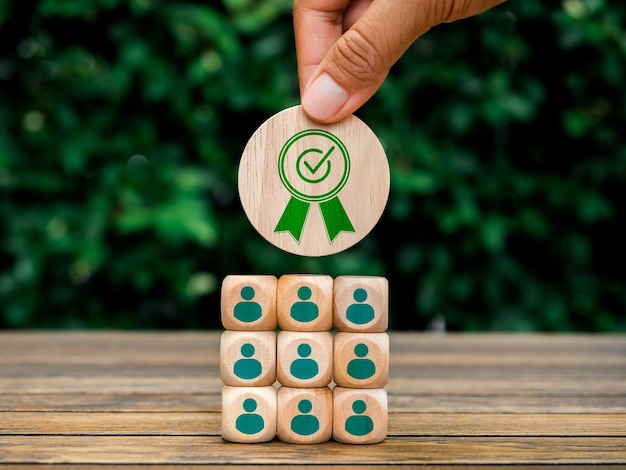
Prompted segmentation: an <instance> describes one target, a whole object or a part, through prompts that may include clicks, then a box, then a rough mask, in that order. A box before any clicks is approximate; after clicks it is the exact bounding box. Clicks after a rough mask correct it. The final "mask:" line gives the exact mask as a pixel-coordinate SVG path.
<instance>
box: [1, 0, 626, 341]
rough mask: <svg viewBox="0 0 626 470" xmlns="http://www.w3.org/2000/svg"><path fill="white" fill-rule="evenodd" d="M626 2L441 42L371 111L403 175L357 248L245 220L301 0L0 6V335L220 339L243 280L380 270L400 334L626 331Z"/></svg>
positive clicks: (493, 21)
mask: <svg viewBox="0 0 626 470" xmlns="http://www.w3.org/2000/svg"><path fill="white" fill-rule="evenodd" d="M625 25H626V6H625V5H623V4H622V3H620V2H609V1H608V0H564V1H562V2H560V3H559V2H543V1H539V0H526V1H519V2H514V1H510V2H507V3H505V4H503V5H501V6H499V7H497V8H494V9H493V10H490V11H489V12H486V13H484V14H482V15H479V16H477V17H474V18H470V19H466V20H463V21H459V22H456V23H452V24H447V25H441V26H438V27H436V28H433V29H432V30H431V31H430V32H428V33H427V34H426V35H425V36H423V37H422V38H420V39H419V40H418V41H417V42H416V43H415V44H414V45H413V46H412V47H411V48H410V49H409V50H408V51H407V53H406V54H405V55H404V56H403V58H402V59H401V60H400V62H399V63H398V64H397V65H396V66H395V67H394V68H393V70H392V72H391V74H390V76H389V78H388V79H387V81H386V82H385V84H384V85H383V87H382V88H381V90H380V91H379V92H378V93H377V95H376V96H375V97H374V98H373V99H372V100H371V101H370V102H369V103H368V104H367V105H366V106H364V107H363V108H362V109H361V110H360V111H359V112H358V115H359V117H361V118H362V119H363V120H364V121H365V122H366V123H367V124H368V125H369V126H370V127H371V128H372V129H373V130H374V131H375V132H376V134H377V135H378V136H379V137H380V139H381V141H382V142H383V144H384V146H385V148H386V150H387V153H388V157H389V161H390V166H391V172H392V186H391V195H390V200H389V204H388V207H387V210H386V212H385V214H384V216H383V218H382V220H381V221H380V223H379V224H378V225H377V227H376V228H375V229H374V231H373V232H372V233H371V234H370V235H369V236H367V237H366V238H365V239H364V240H363V241H362V242H361V243H359V244H358V245H357V246H355V247H353V248H351V249H349V250H347V251H345V252H342V253H340V254H337V255H333V256H328V257H323V258H305V257H298V256H294V255H290V254H287V253H284V252H281V251H280V250H278V249H276V248H274V247H273V246H271V245H269V244H268V243H267V242H266V241H264V240H263V239H262V238H261V237H260V236H259V235H258V234H257V233H256V232H255V231H254V229H253V228H252V227H251V225H250V224H249V223H248V221H247V219H246V218H245V215H244V213H243V211H242V209H241V207H240V205H239V200H238V196H237V189H236V187H237V186H236V183H237V181H236V176H237V164H238V160H239V157H240V155H241V152H242V150H243V147H244V146H245V143H246V142H247V139H248V138H249V136H250V135H251V134H252V133H253V132H254V130H255V129H256V128H257V127H258V126H259V125H260V124H261V123H262V122H263V121H264V120H265V119H267V118H268V117H269V116H270V115H272V114H273V113H275V112H277V111H280V110H282V109H284V108H285V107H288V106H292V105H295V104H297V103H298V101H299V98H298V83H297V77H296V62H295V52H294V47H293V30H292V23H291V1H289V0H262V1H261V0H223V2H222V3H219V4H218V3H217V2H192V1H189V2H176V1H166V0H127V1H121V0H82V1H72V0H41V1H39V2H36V1H32V0H25V1H20V2H15V1H13V2H11V1H10V0H0V216H1V217H2V222H1V223H0V308H1V313H0V326H2V327H9V328H23V327H30V328H39V327H64V328H86V327H89V328H105V327H106V328H214V327H219V326H220V320H219V285H220V282H221V279H222V278H223V277H224V276H225V275H227V274H230V273H273V274H276V275H281V274H283V273H295V272H311V273H325V274H330V275H333V276H336V275H340V274H362V275H383V276H386V277H388V279H389V281H390V289H391V292H390V295H391V324H392V326H393V327H394V328H399V329H423V328H429V327H432V325H439V324H441V322H442V321H445V324H446V326H447V328H448V329H450V330H466V331H467V330H506V331H511V330H512V331H519V330H523V331H527V330H543V331H566V330H585V331H617V330H622V331H623V330H626V316H625V314H624V312H625V311H626V283H625V281H626V276H625V271H624V266H625V264H626V256H625V255H624V253H625V250H624V242H625V240H626V198H625V197H624V195H625V191H624V186H625V183H626V86H624V83H626V27H625Z"/></svg>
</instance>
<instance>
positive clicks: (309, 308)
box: [289, 286, 319, 323]
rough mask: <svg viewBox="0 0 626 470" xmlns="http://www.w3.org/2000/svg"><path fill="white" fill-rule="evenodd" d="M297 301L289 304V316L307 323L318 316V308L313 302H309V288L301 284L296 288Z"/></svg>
mask: <svg viewBox="0 0 626 470" xmlns="http://www.w3.org/2000/svg"><path fill="white" fill-rule="evenodd" d="M298 298H299V299H300V301H299V302H296V303H295V304H293V305H292V306H291V310H289V314H290V315H291V318H293V319H294V320H296V321H299V322H302V323H308V322H310V321H313V320H315V319H316V318H317V317H318V316H319V309H318V308H317V305H315V303H314V302H309V299H310V298H311V288H310V287H307V286H302V287H300V288H299V289H298Z"/></svg>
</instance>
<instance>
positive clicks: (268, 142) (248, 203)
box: [239, 106, 389, 256]
mask: <svg viewBox="0 0 626 470" xmlns="http://www.w3.org/2000/svg"><path fill="white" fill-rule="evenodd" d="M239 197H240V198H241V203H242V206H243V209H244V211H245V213H246V215H247V216H248V219H249V220H250V222H251V223H252V225H253V226H254V228H255V229H256V230H257V231H258V232H259V233H260V234H261V235H262V236H263V237H264V238H265V239H266V240H267V241H269V242H270V243H272V244H273V245H275V246H277V247H278V248H281V249H282V250H285V251H287V252H289V253H294V254H297V255H304V256H324V255H330V254H334V253H338V252H340V251H343V250H345V249H347V248H349V247H351V246H353V245H354V244H356V243H357V242H359V241H360V240H361V239H363V237H365V236H366V235H367V234H368V233H369V232H370V231H371V230H372V229H373V228H374V226H375V225H376V223H377V222H378V220H379V219H380V216H381V215H382V213H383V210H384V209H385V205H386V204H387V199H388V197H389V164H388V162H387V157H386V155H385V151H384V150H383V147H382V145H381V144H380V142H379V140H378V139H377V137H376V135H375V134H374V133H373V132H372V130H371V129H370V128H369V127H367V126H366V125H365V124H364V123H363V121H361V120H360V119H358V118H357V117H355V116H350V117H348V118H346V119H344V120H342V121H340V122H338V123H335V124H330V125H327V124H320V123H318V122H316V121H313V120H311V119H310V118H309V117H307V115H306V114H305V113H304V111H303V110H302V108H301V107H300V106H295V107H293V108H288V109H285V110H284V111H281V112H280V113H278V114H276V115H274V116H272V117H271V118H270V119H268V120H267V121H266V122H265V123H263V124H262V125H261V127H259V129H257V131H256V132H255V133H254V134H253V135H252V137H251V138H250V140H249V141H248V143H247V145H246V147H245V149H244V151H243V155H242V157H241V162H240V164H239Z"/></svg>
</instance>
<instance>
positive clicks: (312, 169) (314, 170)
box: [296, 145, 335, 183]
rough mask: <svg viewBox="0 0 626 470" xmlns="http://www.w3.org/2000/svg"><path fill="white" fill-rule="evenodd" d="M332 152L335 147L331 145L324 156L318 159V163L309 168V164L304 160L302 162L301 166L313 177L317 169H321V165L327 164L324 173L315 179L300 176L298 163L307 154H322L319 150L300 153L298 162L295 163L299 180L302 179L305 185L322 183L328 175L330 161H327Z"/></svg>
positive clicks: (313, 149)
mask: <svg viewBox="0 0 626 470" xmlns="http://www.w3.org/2000/svg"><path fill="white" fill-rule="evenodd" d="M333 150H335V146H334V145H333V146H332V147H331V148H330V149H329V150H328V151H327V152H326V153H325V154H324V156H323V157H322V158H321V159H320V161H319V162H317V163H316V164H315V165H313V166H311V164H310V163H309V162H308V161H307V160H304V161H303V162H302V164H303V165H304V166H305V167H306V168H307V170H309V172H310V173H311V175H315V174H316V173H317V172H318V171H319V169H320V168H321V167H322V165H323V164H324V162H326V163H327V165H326V171H325V172H324V174H323V175H322V176H320V177H318V178H316V179H313V178H308V177H307V176H304V174H302V171H300V161H301V160H302V159H303V158H304V156H305V155H308V154H309V153H320V154H321V153H323V152H322V151H321V150H320V149H317V148H310V149H307V150H305V151H304V152H302V153H301V154H300V155H299V156H298V160H297V161H296V171H297V172H298V176H299V177H300V178H302V179H303V180H304V181H306V182H307V183H319V182H320V181H324V180H325V179H326V178H327V177H328V175H329V174H330V167H331V164H330V161H329V160H328V159H329V158H330V154H331V153H333Z"/></svg>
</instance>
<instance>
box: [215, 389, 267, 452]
mask: <svg viewBox="0 0 626 470" xmlns="http://www.w3.org/2000/svg"><path fill="white" fill-rule="evenodd" d="M275 436H276V389H275V388H274V387H272V386H269V387H229V386H224V387H223V388H222V438H223V439H225V440H227V441H232V442H244V443H250V442H267V441H271V440H272V439H274V437H275Z"/></svg>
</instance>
